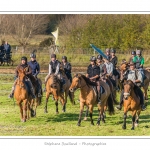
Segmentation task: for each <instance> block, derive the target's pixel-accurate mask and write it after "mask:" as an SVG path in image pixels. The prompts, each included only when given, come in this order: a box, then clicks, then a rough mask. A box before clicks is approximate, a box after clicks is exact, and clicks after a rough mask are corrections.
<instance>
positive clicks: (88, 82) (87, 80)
mask: <svg viewBox="0 0 150 150" xmlns="http://www.w3.org/2000/svg"><path fill="white" fill-rule="evenodd" d="M79 75H80V76H79ZM76 77H82V78H83V79H84V81H85V82H86V84H87V86H89V85H91V86H97V84H96V83H95V82H92V81H91V80H90V79H89V78H87V77H86V76H85V75H83V74H77V75H76Z"/></svg>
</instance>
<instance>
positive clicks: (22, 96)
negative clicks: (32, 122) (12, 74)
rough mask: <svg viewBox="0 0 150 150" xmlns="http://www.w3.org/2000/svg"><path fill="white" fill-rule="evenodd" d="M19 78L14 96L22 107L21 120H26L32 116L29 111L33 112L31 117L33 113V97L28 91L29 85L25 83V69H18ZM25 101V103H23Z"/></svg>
mask: <svg viewBox="0 0 150 150" xmlns="http://www.w3.org/2000/svg"><path fill="white" fill-rule="evenodd" d="M18 73H19V74H18V80H17V84H16V87H15V91H14V98H15V99H16V102H17V104H18V106H19V108H20V114H21V121H22V122H26V120H27V119H29V118H30V115H29V113H31V117H33V116H34V114H33V112H34V111H33V109H32V106H33V100H32V97H31V96H30V95H29V93H28V89H27V86H26V84H25V78H26V75H25V71H24V70H23V69H18ZM22 103H23V105H22Z"/></svg>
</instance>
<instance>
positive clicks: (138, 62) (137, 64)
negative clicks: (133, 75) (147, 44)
mask: <svg viewBox="0 0 150 150" xmlns="http://www.w3.org/2000/svg"><path fill="white" fill-rule="evenodd" d="M133 62H134V63H135V67H136V69H137V70H139V71H140V72H141V74H142V78H143V81H144V79H145V75H144V72H143V65H144V58H143V57H142V54H141V51H140V50H136V56H135V57H134V58H133Z"/></svg>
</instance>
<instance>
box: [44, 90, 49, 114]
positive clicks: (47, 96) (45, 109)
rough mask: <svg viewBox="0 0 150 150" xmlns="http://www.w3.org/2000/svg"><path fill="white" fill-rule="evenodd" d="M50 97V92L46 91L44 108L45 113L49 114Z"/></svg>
mask: <svg viewBox="0 0 150 150" xmlns="http://www.w3.org/2000/svg"><path fill="white" fill-rule="evenodd" d="M49 96H50V93H49V92H48V91H46V102H45V107H44V113H48V111H47V103H48V99H49Z"/></svg>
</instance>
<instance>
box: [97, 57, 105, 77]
mask: <svg viewBox="0 0 150 150" xmlns="http://www.w3.org/2000/svg"><path fill="white" fill-rule="evenodd" d="M97 66H99V68H100V78H104V77H105V75H106V73H107V70H106V65H105V64H104V61H103V57H102V55H98V56H97Z"/></svg>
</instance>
